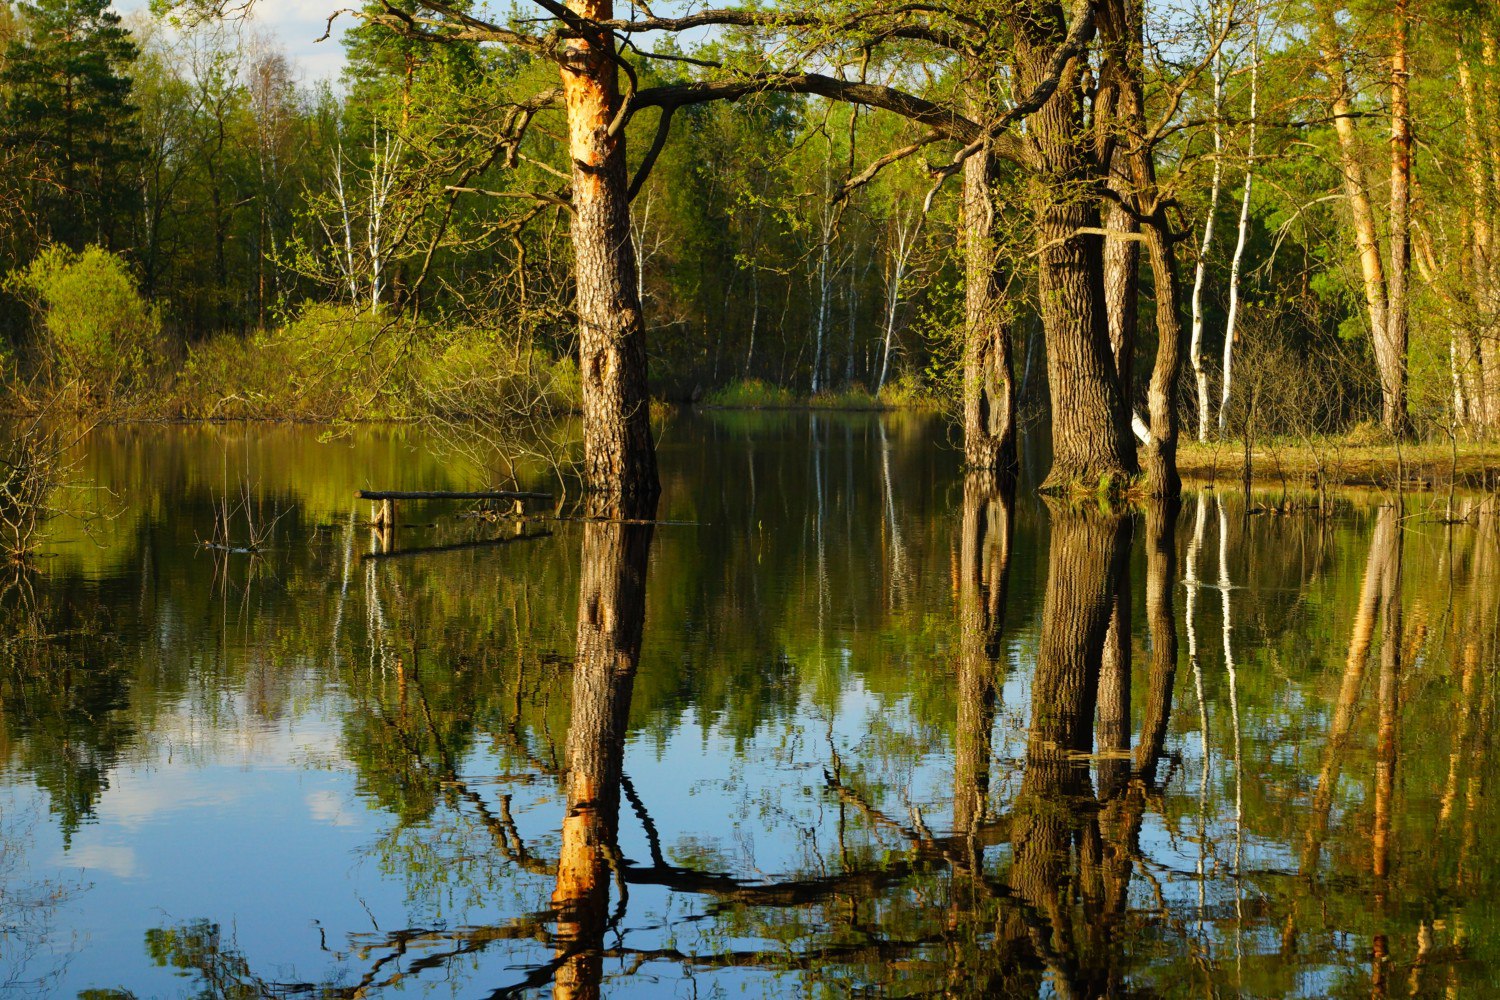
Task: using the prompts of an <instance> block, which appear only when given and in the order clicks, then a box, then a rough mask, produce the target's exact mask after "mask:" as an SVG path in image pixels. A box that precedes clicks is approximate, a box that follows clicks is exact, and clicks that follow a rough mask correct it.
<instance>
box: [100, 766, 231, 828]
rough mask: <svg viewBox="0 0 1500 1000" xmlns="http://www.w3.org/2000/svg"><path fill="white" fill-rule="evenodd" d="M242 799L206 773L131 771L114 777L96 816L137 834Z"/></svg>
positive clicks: (120, 772) (161, 770)
mask: <svg viewBox="0 0 1500 1000" xmlns="http://www.w3.org/2000/svg"><path fill="white" fill-rule="evenodd" d="M239 797H240V793H239V792H238V791H237V790H236V789H235V788H233V787H230V786H227V785H225V784H223V783H218V782H215V781H214V780H213V779H212V777H211V776H210V775H209V774H207V773H205V772H201V771H187V770H180V769H174V768H160V769H152V770H136V769H133V768H132V769H126V770H121V771H118V772H116V773H115V775H114V777H113V779H112V780H111V782H110V788H109V790H108V791H107V792H105V793H104V796H103V798H102V799H101V800H100V802H99V807H98V809H97V810H96V814H97V816H98V817H99V820H100V821H101V822H102V823H104V824H107V825H109V826H112V827H117V828H123V829H125V830H129V831H136V830H139V829H141V828H142V827H144V826H146V825H147V824H149V823H152V822H155V821H159V820H162V819H164V818H165V817H166V816H167V815H168V814H170V813H175V812H182V811H185V810H191V809H203V808H217V807H222V806H225V805H229V804H230V803H232V802H234V801H235V800H236V799H238V798H239Z"/></svg>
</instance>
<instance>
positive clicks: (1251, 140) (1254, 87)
mask: <svg viewBox="0 0 1500 1000" xmlns="http://www.w3.org/2000/svg"><path fill="white" fill-rule="evenodd" d="M1250 16H1251V17H1252V18H1254V23H1253V25H1252V26H1251V29H1250V30H1251V41H1250V129H1249V136H1248V138H1247V140H1246V152H1245V186H1244V189H1243V190H1242V191H1241V192H1240V223H1239V227H1238V230H1237V231H1236V233H1235V238H1234V256H1233V257H1232V258H1231V259H1230V261H1229V316H1228V318H1227V319H1226V321H1225V323H1224V365H1223V385H1222V389H1221V391H1220V395H1219V434H1220V435H1221V436H1222V435H1223V433H1224V421H1225V420H1226V419H1227V414H1228V413H1229V393H1230V390H1231V388H1232V387H1233V386H1234V342H1235V339H1236V338H1237V337H1238V336H1239V319H1240V272H1241V266H1242V265H1243V263H1244V260H1245V243H1246V240H1247V237H1248V236H1249V232H1250V194H1251V190H1252V189H1253V188H1254V186H1255V126H1256V122H1255V117H1256V111H1257V105H1258V104H1259V103H1260V10H1259V9H1258V8H1257V9H1256V10H1254V11H1253V12H1252V13H1251V15H1250ZM1203 405H1206V404H1203ZM1205 412H1206V411H1205ZM1199 440H1200V441H1201V440H1203V438H1202V435H1201V434H1200V436H1199Z"/></svg>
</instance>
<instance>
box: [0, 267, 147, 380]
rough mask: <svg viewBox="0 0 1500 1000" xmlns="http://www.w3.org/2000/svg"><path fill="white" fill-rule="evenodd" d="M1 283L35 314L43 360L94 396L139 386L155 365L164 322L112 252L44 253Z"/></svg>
mask: <svg viewBox="0 0 1500 1000" xmlns="http://www.w3.org/2000/svg"><path fill="white" fill-rule="evenodd" d="M6 285H7V287H8V288H9V289H10V290H12V291H14V292H17V293H19V294H20V295H22V296H23V297H25V298H27V299H28V300H29V301H30V302H31V303H32V305H33V307H34V309H35V310H36V318H37V321H38V326H39V327H40V329H41V330H42V332H43V333H44V338H43V344H44V348H43V349H44V351H45V354H46V356H47V359H48V361H50V362H52V363H53V364H55V365H56V366H57V367H58V369H60V374H61V375H62V376H63V377H65V378H68V379H76V380H78V381H79V382H80V383H82V385H83V387H84V388H85V389H87V390H88V391H90V392H91V393H93V394H96V395H102V396H108V395H110V394H111V393H113V391H114V390H115V389H117V388H139V387H140V386H141V385H142V384H143V383H144V382H145V381H146V380H147V379H148V377H149V376H150V375H151V373H152V372H153V371H154V370H155V369H156V368H157V366H158V365H159V363H160V361H161V356H162V346H163V345H162V337H161V319H160V317H159V315H158V314H157V311H156V309H155V307H154V306H152V305H150V304H149V303H148V302H146V300H145V299H144V298H142V297H141V294H140V290H139V289H138V288H137V287H136V282H135V279H134V278H133V277H132V276H131V274H130V271H129V270H128V268H127V267H126V265H125V262H124V261H123V260H121V259H120V258H119V257H118V256H116V255H115V254H112V253H110V252H109V251H107V250H104V249H101V248H100V247H97V246H90V247H87V248H86V249H84V250H83V252H82V253H74V252H73V251H71V250H68V249H67V248H66V247H62V246H53V247H49V248H48V249H46V250H44V251H43V252H42V253H41V254H40V255H39V256H38V257H37V258H36V259H35V260H33V261H32V262H31V263H30V264H29V265H28V266H27V267H25V268H23V269H21V270H19V271H14V272H12V273H11V275H10V276H9V277H8V278H7V280H6Z"/></svg>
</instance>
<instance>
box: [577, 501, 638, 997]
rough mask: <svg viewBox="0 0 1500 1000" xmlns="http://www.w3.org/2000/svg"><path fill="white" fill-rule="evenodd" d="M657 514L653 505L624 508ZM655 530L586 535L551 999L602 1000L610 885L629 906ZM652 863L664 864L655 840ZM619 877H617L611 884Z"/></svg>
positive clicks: (593, 525) (612, 527)
mask: <svg viewBox="0 0 1500 1000" xmlns="http://www.w3.org/2000/svg"><path fill="white" fill-rule="evenodd" d="M626 513H627V514H628V515H630V517H631V519H634V520H645V521H650V520H651V519H653V518H654V517H655V513H656V503H655V498H652V499H651V500H650V501H649V502H646V503H643V504H638V505H635V506H633V507H631V508H630V509H629V510H628V511H626ZM652 533H653V528H652V526H651V525H650V524H649V523H648V524H627V523H620V521H619V520H599V521H591V522H590V523H588V524H587V525H585V526H584V529H583V555H582V559H581V564H582V569H581V572H580V577H579V590H578V644H577V650H578V651H577V655H576V659H575V660H574V664H573V702H572V719H571V722H570V723H569V727H568V771H567V776H566V778H565V781H564V783H565V787H566V789H567V815H566V817H565V818H564V819H563V825H562V841H561V845H562V846H561V849H560V852H559V855H558V861H557V888H556V889H554V890H553V893H552V905H553V907H554V909H555V910H556V911H557V941H558V945H559V948H558V953H557V962H558V967H557V969H556V971H555V973H554V975H555V983H556V985H555V988H554V990H553V995H554V996H556V997H559V998H568V1000H573V998H588V997H597V996H599V986H600V981H601V978H602V962H603V944H604V935H605V932H606V931H607V930H608V928H609V927H610V925H611V923H618V918H619V916H620V914H619V913H616V914H613V915H612V914H611V913H610V912H609V890H610V883H611V881H615V882H616V883H617V885H618V887H619V902H620V905H621V906H622V907H623V906H624V905H625V903H626V901H627V899H628V894H627V891H626V889H625V883H624V879H623V874H624V859H623V858H622V856H621V854H620V846H619V841H618V832H619V823H620V792H621V787H622V784H623V783H624V781H625V777H624V774H623V772H622V771H621V763H622V761H623V760H624V754H625V736H626V729H627V726H626V724H627V721H628V719H629V716H630V695H631V690H632V688H633V686H634V684H635V672H636V668H637V667H638V666H639V664H640V657H641V633H642V628H643V625H644V622H645V618H646V566H647V563H648V561H649V556H650V551H651V537H652ZM652 843H653V847H654V848H655V850H654V853H655V855H656V856H655V857H654V858H653V861H655V862H656V863H657V864H658V865H659V864H661V863H662V861H661V857H660V851H659V847H657V846H656V842H655V839H654V838H653V841H652ZM612 875H613V876H614V877H613V879H612Z"/></svg>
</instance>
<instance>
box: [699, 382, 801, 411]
mask: <svg viewBox="0 0 1500 1000" xmlns="http://www.w3.org/2000/svg"><path fill="white" fill-rule="evenodd" d="M797 402H798V400H797V396H796V394H795V393H793V392H792V391H791V390H790V389H786V388H783V387H781V386H779V385H772V384H771V383H769V382H763V381H761V380H760V379H758V378H747V379H741V380H740V381H738V382H731V383H729V384H728V385H726V386H724V387H723V388H722V389H714V390H713V391H711V392H709V393H707V394H706V395H705V396H704V397H703V405H704V406H722V407H726V408H733V409H746V410H749V409H759V408H761V407H768V408H769V407H778V406H796V405H797Z"/></svg>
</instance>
